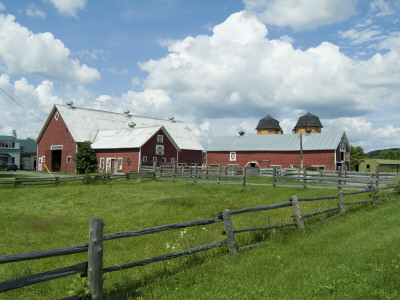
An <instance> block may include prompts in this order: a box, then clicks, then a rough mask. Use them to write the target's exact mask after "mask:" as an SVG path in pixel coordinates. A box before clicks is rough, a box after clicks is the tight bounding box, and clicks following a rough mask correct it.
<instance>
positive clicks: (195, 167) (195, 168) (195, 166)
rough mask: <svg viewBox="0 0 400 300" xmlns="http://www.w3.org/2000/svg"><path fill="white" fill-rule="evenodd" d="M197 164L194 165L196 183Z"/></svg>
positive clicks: (195, 181)
mask: <svg viewBox="0 0 400 300" xmlns="http://www.w3.org/2000/svg"><path fill="white" fill-rule="evenodd" d="M197 171H198V169H197V164H195V165H194V183H197Z"/></svg>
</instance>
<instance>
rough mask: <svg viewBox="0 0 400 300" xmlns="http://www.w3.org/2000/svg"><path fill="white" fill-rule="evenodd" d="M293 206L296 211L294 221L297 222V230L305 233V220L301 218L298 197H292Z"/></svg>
mask: <svg viewBox="0 0 400 300" xmlns="http://www.w3.org/2000/svg"><path fill="white" fill-rule="evenodd" d="M292 205H293V210H294V220H295V221H296V225H297V228H299V229H300V230H302V231H304V229H305V228H304V222H303V218H302V217H301V211H300V205H299V200H298V199H297V196H296V195H293V196H292Z"/></svg>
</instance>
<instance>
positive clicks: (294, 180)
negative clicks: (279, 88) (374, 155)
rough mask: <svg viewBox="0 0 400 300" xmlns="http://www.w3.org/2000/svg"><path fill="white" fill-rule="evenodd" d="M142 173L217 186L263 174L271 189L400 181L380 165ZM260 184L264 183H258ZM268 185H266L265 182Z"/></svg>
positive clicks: (177, 168) (178, 168) (360, 186)
mask: <svg viewBox="0 0 400 300" xmlns="http://www.w3.org/2000/svg"><path fill="white" fill-rule="evenodd" d="M141 171H143V172H148V173H152V174H153V178H154V179H156V180H168V181H172V182H176V181H190V182H194V183H198V182H199V183H200V182H201V183H217V184H242V185H243V186H245V185H246V184H254V183H252V182H250V180H249V182H248V181H247V180H248V178H250V177H252V176H255V175H260V176H263V177H269V178H272V186H274V187H276V186H299V185H301V186H303V187H315V186H318V187H321V186H322V187H330V188H338V189H341V188H343V187H346V188H356V189H363V188H367V187H370V186H387V185H390V184H392V183H393V182H394V181H395V180H396V179H399V176H400V174H395V173H380V171H379V166H377V167H376V171H375V173H358V172H348V171H344V170H342V167H339V168H338V170H337V171H327V170H313V169H308V168H306V167H305V168H303V169H302V170H300V169H295V168H293V169H281V168H279V167H271V168H248V167H243V168H239V167H238V166H228V167H222V166H221V165H217V166H213V167H209V166H198V165H193V166H177V165H176V164H169V165H168V164H167V165H160V166H158V167H156V166H153V167H146V168H142V169H141ZM257 184H263V183H261V182H260V181H257ZM265 184H266V183H265Z"/></svg>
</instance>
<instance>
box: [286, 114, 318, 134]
mask: <svg viewBox="0 0 400 300" xmlns="http://www.w3.org/2000/svg"><path fill="white" fill-rule="evenodd" d="M322 127H323V126H322V124H321V121H320V120H319V118H318V117H317V116H315V115H313V114H312V113H310V112H308V113H306V114H305V115H304V116H301V117H300V118H299V120H298V121H297V124H296V126H295V127H294V129H293V133H294V134H300V133H304V134H310V133H321V129H322Z"/></svg>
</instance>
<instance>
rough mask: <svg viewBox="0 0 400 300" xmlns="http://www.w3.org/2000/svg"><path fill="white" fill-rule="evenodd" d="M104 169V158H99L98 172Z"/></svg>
mask: <svg viewBox="0 0 400 300" xmlns="http://www.w3.org/2000/svg"><path fill="white" fill-rule="evenodd" d="M103 169H104V157H102V158H100V170H101V171H103Z"/></svg>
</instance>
